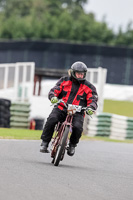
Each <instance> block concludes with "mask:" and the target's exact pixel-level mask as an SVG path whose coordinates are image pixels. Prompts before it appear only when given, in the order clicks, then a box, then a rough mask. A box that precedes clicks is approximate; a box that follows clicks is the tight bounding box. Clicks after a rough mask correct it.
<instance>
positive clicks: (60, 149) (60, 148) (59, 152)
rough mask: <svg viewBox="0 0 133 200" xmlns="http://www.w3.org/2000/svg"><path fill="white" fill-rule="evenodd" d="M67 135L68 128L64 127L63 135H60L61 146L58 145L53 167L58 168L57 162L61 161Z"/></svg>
mask: <svg viewBox="0 0 133 200" xmlns="http://www.w3.org/2000/svg"><path fill="white" fill-rule="evenodd" d="M68 134H69V126H66V128H65V130H64V133H63V135H62V139H61V144H59V146H58V148H57V151H56V155H55V158H54V160H53V163H54V165H55V166H58V165H59V162H60V161H61V160H62V159H61V158H62V155H63V153H64V151H65V146H66V142H67V137H68Z"/></svg>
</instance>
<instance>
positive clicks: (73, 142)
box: [67, 113, 84, 156]
mask: <svg viewBox="0 0 133 200" xmlns="http://www.w3.org/2000/svg"><path fill="white" fill-rule="evenodd" d="M83 122H84V116H83V115H82V114H81V113H76V114H75V115H74V117H73V122H72V124H73V128H72V134H71V137H70V144H69V148H68V151H67V153H68V155H70V156H73V155H74V153H75V147H76V146H77V143H78V142H79V139H80V137H81V135H82V131H83Z"/></svg>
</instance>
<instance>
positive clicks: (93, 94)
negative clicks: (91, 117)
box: [87, 84, 98, 110]
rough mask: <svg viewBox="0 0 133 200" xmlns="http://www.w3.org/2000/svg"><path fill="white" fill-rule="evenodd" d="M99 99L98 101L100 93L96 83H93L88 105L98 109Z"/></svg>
mask: <svg viewBox="0 0 133 200" xmlns="http://www.w3.org/2000/svg"><path fill="white" fill-rule="evenodd" d="M97 101H98V94H97V91H96V88H95V86H94V85H92V84H91V88H90V91H89V92H88V94H87V107H90V108H92V109H93V110H96V109H97V107H98V105H97Z"/></svg>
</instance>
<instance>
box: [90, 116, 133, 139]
mask: <svg viewBox="0 0 133 200" xmlns="http://www.w3.org/2000/svg"><path fill="white" fill-rule="evenodd" d="M87 132H88V134H87V135H88V136H107V137H109V138H111V139H119V140H124V139H133V118H131V117H125V116H121V115H116V114H110V113H101V114H97V115H94V117H93V118H92V119H91V118H90V119H89V122H88V125H87Z"/></svg>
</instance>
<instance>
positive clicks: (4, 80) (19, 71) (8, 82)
mask: <svg viewBox="0 0 133 200" xmlns="http://www.w3.org/2000/svg"><path fill="white" fill-rule="evenodd" d="M34 68H35V63H34V62H17V63H10V64H9V63H6V64H0V97H2V98H8V99H10V100H19V101H25V100H28V99H29V98H30V97H31V96H32V95H33V84H34V71H35V69H34Z"/></svg>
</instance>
